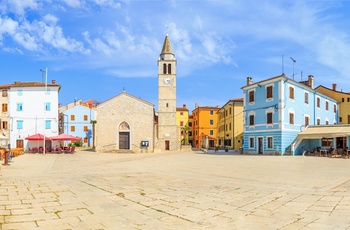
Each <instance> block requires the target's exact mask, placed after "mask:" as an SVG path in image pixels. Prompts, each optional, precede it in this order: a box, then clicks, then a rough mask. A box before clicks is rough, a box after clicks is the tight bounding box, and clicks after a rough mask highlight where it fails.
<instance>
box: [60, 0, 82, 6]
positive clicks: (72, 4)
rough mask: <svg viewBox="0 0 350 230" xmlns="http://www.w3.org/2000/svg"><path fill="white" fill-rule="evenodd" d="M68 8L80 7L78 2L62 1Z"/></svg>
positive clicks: (71, 0) (77, 0) (73, 0)
mask: <svg viewBox="0 0 350 230" xmlns="http://www.w3.org/2000/svg"><path fill="white" fill-rule="evenodd" d="M63 1H64V2H65V3H66V4H67V5H68V6H69V7H73V8H78V7H81V6H82V3H81V1H80V0H63Z"/></svg>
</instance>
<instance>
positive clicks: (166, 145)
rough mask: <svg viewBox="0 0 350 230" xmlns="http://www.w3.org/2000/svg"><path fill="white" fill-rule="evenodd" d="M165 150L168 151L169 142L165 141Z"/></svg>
mask: <svg viewBox="0 0 350 230" xmlns="http://www.w3.org/2000/svg"><path fill="white" fill-rule="evenodd" d="M165 150H170V141H165Z"/></svg>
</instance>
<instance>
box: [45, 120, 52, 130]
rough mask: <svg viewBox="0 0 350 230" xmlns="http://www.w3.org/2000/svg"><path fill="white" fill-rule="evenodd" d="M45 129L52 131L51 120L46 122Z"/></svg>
mask: <svg viewBox="0 0 350 230" xmlns="http://www.w3.org/2000/svg"><path fill="white" fill-rule="evenodd" d="M45 129H51V121H50V120H46V121H45Z"/></svg>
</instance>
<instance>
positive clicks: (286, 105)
mask: <svg viewBox="0 0 350 230" xmlns="http://www.w3.org/2000/svg"><path fill="white" fill-rule="evenodd" d="M242 89H243V94H244V121H243V127H244V142H243V151H244V153H252V154H276V153H277V154H282V155H283V154H293V155H301V154H302V151H303V150H302V149H303V146H302V144H303V142H302V141H300V142H299V143H295V142H296V141H297V136H298V134H299V133H300V132H301V131H303V130H304V129H305V128H307V127H308V126H309V125H333V124H337V122H338V102H337V101H336V100H334V99H332V98H329V97H327V96H326V95H323V94H321V93H319V92H317V91H316V90H314V77H313V76H311V75H310V76H308V80H307V81H305V82H296V81H294V80H292V79H290V78H287V77H286V76H285V75H284V74H282V75H281V76H276V77H273V78H270V79H266V80H263V81H260V82H256V83H253V79H252V78H251V77H248V78H247V85H246V86H244V87H242Z"/></svg>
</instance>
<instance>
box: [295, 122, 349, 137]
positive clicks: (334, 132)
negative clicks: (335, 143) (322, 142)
mask: <svg viewBox="0 0 350 230" xmlns="http://www.w3.org/2000/svg"><path fill="white" fill-rule="evenodd" d="M346 136H350V125H317V126H309V127H308V128H306V129H305V130H304V131H302V132H300V133H299V134H298V138H299V139H321V138H323V137H346Z"/></svg>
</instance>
